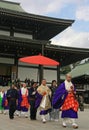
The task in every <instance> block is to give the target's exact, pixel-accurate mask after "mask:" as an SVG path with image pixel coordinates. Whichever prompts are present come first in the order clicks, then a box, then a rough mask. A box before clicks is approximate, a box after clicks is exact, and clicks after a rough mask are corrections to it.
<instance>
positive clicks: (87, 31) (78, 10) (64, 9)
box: [7, 0, 89, 48]
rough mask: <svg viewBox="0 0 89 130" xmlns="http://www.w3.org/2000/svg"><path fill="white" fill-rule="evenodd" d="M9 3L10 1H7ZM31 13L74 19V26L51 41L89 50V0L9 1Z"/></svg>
mask: <svg viewBox="0 0 89 130" xmlns="http://www.w3.org/2000/svg"><path fill="white" fill-rule="evenodd" d="M7 1H8V0H7ZM9 1H13V2H20V3H21V6H22V7H23V9H24V10H25V11H27V12H29V13H34V14H39V15H45V16H50V17H55V18H61V19H62V18H63V19H73V20H75V22H74V23H73V25H72V26H71V27H69V28H67V29H66V30H64V31H63V32H61V33H60V34H59V35H57V36H56V37H54V38H53V39H51V41H52V44H56V45H60V46H70V47H80V48H89V0H9Z"/></svg>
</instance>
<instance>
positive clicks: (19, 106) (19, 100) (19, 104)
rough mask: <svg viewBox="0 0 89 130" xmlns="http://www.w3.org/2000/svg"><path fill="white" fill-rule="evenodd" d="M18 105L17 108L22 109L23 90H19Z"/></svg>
mask: <svg viewBox="0 0 89 130" xmlns="http://www.w3.org/2000/svg"><path fill="white" fill-rule="evenodd" d="M18 95H19V96H18V105H17V110H18V111H21V102H22V96H21V90H19V91H18Z"/></svg>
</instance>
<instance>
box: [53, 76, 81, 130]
mask: <svg viewBox="0 0 89 130" xmlns="http://www.w3.org/2000/svg"><path fill="white" fill-rule="evenodd" d="M53 107H54V108H55V109H58V108H59V109H61V110H62V115H61V117H62V118H63V124H62V125H63V127H67V123H72V126H73V128H75V129H76V128H78V125H77V123H76V119H77V118H78V107H79V104H78V102H77V100H76V90H75V87H74V85H73V84H72V82H71V75H70V74H67V75H66V80H65V81H64V82H63V83H62V84H61V85H60V86H59V87H58V89H57V90H56V92H55V94H54V96H53Z"/></svg>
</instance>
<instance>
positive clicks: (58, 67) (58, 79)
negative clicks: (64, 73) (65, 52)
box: [57, 65, 60, 85]
mask: <svg viewBox="0 0 89 130" xmlns="http://www.w3.org/2000/svg"><path fill="white" fill-rule="evenodd" d="M57 84H58V85H59V84H60V66H59V65H58V66H57Z"/></svg>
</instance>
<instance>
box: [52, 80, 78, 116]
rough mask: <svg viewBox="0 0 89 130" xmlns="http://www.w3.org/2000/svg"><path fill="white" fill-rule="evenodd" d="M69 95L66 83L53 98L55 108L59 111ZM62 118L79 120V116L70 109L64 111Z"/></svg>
mask: <svg viewBox="0 0 89 130" xmlns="http://www.w3.org/2000/svg"><path fill="white" fill-rule="evenodd" d="M67 95H68V91H67V90H66V88H65V83H64V82H63V83H62V84H61V85H60V86H59V87H58V89H57V90H56V92H55V94H54V96H53V101H52V104H53V107H54V108H55V109H59V108H60V107H61V106H62V105H63V103H64V101H65V99H66V97H67ZM61 117H62V118H78V114H77V112H75V111H74V110H72V109H69V110H65V111H62V115H61Z"/></svg>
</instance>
